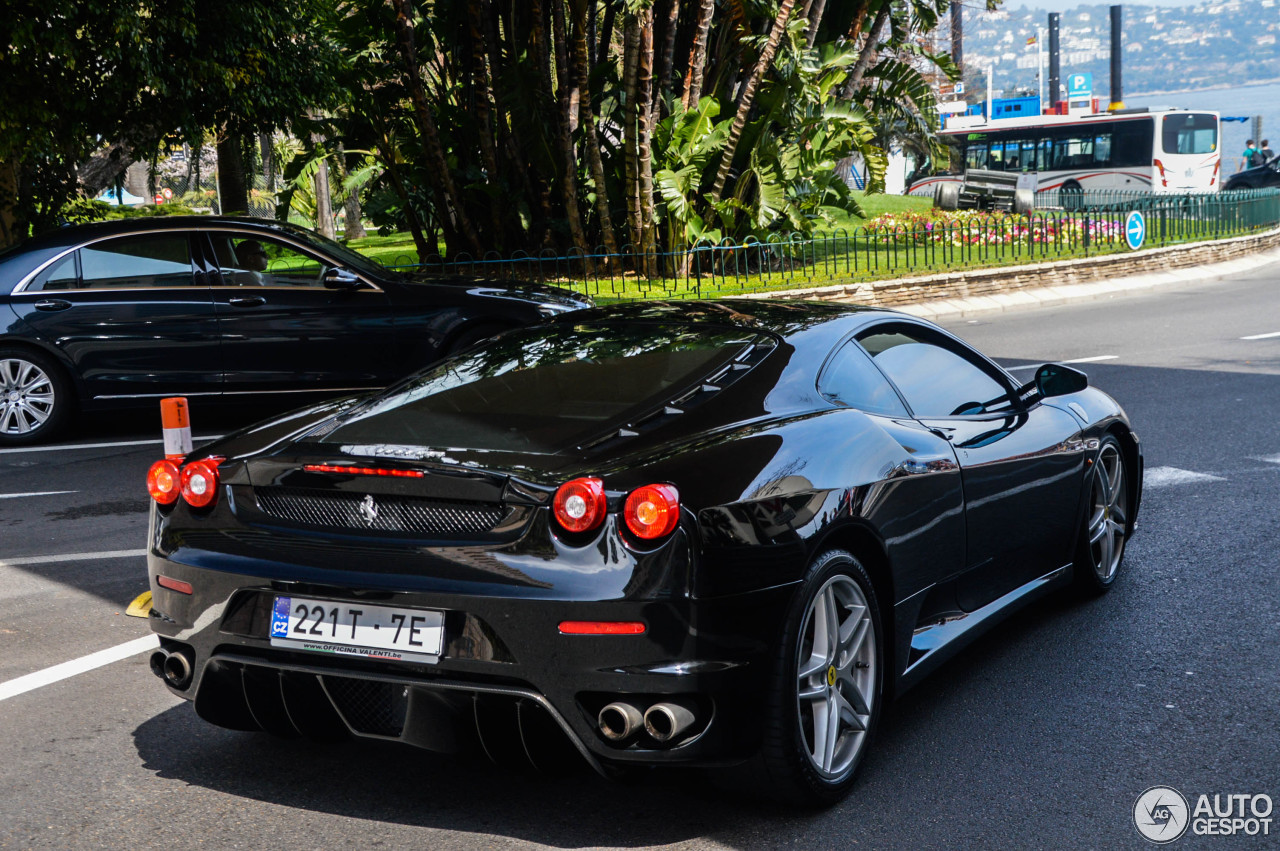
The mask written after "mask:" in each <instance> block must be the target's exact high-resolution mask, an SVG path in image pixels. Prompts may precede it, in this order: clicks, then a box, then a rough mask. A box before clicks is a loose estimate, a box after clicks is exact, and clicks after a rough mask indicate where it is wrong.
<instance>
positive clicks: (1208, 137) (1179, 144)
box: [1160, 112, 1218, 154]
mask: <svg viewBox="0 0 1280 851" xmlns="http://www.w3.org/2000/svg"><path fill="white" fill-rule="evenodd" d="M1160 135H1161V143H1162V147H1163V148H1164V152H1165V153H1166V154H1212V153H1213V152H1214V151H1216V150H1218V119H1217V116H1214V115H1207V114H1205V113H1194V112H1193V113H1187V114H1185V115H1166V116H1165V117H1164V125H1163V127H1162V128H1161V133H1160Z"/></svg>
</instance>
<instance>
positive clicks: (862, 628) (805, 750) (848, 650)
mask: <svg viewBox="0 0 1280 851" xmlns="http://www.w3.org/2000/svg"><path fill="white" fill-rule="evenodd" d="M882 648H883V633H882V627H881V624H880V614H879V609H878V607H877V603H876V595H875V591H874V589H873V588H872V586H871V580H870V578H869V577H868V576H867V572H866V570H865V569H864V568H863V567H862V565H861V564H859V563H858V561H857V559H855V558H854V557H853V556H852V555H850V554H849V553H847V552H844V551H843V550H829V551H827V552H825V553H823V554H822V555H820V556H818V558H817V559H815V560H814V562H813V564H812V565H811V566H810V568H809V572H808V575H807V577H806V579H805V581H804V585H803V586H802V588H801V590H800V592H799V593H798V594H797V595H796V598H795V602H794V603H793V604H792V607H791V610H790V612H789V614H788V617H787V622H786V629H785V631H784V639H783V645H782V647H781V652H780V654H779V657H778V659H777V664H776V671H775V679H774V683H773V688H772V689H771V691H770V694H769V696H768V702H767V707H768V708H767V717H766V728H765V737H764V743H763V747H762V749H761V753H760V756H759V757H758V761H759V763H760V767H761V769H762V771H761V775H762V776H761V777H760V778H759V779H760V781H761V782H762V783H764V784H766V786H767V788H766V789H764V790H762V791H765V792H766V793H768V794H771V795H775V796H779V797H783V798H787V799H791V800H798V801H800V802H802V803H808V804H817V805H827V804H832V803H835V802H836V801H838V800H840V799H841V798H842V797H843V796H844V795H845V794H846V793H847V792H848V791H849V788H850V787H851V786H852V785H853V780H854V777H855V774H856V772H857V769H858V766H859V765H860V764H861V762H862V758H863V756H864V755H865V754H866V751H867V747H868V745H869V744H870V742H871V739H872V737H873V735H874V733H875V729H876V725H877V722H878V720H879V717H880V703H881V695H882V694H883V691H884V688H883V686H884V676H885V672H884V661H883V660H884V653H883V650H882Z"/></svg>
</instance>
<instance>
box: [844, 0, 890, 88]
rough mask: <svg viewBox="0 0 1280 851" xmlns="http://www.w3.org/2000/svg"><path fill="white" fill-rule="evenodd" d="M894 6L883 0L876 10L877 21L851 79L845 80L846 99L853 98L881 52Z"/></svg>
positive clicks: (887, 0) (855, 65)
mask: <svg viewBox="0 0 1280 851" xmlns="http://www.w3.org/2000/svg"><path fill="white" fill-rule="evenodd" d="M892 7H893V4H892V2H890V0H883V2H882V3H881V5H880V11H878V12H876V20H875V23H873V24H872V25H871V32H869V33H867V40H866V41H865V42H863V44H862V53H861V54H859V55H858V61H857V62H856V63H854V66H853V70H852V71H850V72H849V79H847V80H845V82H844V88H843V89H842V90H841V96H842V97H843V98H844V99H845V100H850V99H852V98H853V94H854V92H856V91H857V90H858V86H860V85H862V78H863V77H865V76H866V75H867V69H868V68H870V67H871V63H872V61H873V60H875V58H876V56H878V55H879V54H880V37H881V36H882V35H883V34H884V28H885V26H887V25H888V23H889V12H890V11H891V10H892Z"/></svg>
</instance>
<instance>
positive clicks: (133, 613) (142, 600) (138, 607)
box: [124, 591, 151, 618]
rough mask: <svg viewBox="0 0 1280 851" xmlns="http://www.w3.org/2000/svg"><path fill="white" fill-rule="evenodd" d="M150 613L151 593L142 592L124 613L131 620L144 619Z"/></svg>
mask: <svg viewBox="0 0 1280 851" xmlns="http://www.w3.org/2000/svg"><path fill="white" fill-rule="evenodd" d="M150 612H151V592H150V591H143V592H142V593H141V594H139V595H138V598H137V599H136V600H134V601H133V602H132V603H130V604H129V608H127V609H125V610H124V613H125V614H126V615H128V616H129V617H131V618H145V617H146V616H147V615H148V614H149V613H150Z"/></svg>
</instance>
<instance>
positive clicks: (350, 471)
mask: <svg viewBox="0 0 1280 851" xmlns="http://www.w3.org/2000/svg"><path fill="white" fill-rule="evenodd" d="M302 469H304V470H306V471H307V472H308V473H345V474H346V475H348V476H395V477H398V478H405V479H421V478H422V477H423V476H425V475H426V473H423V472H422V471H421V470H392V469H390V468H387V467H339V466H335V465H333V464H307V465H306V466H304V467H303V468H302Z"/></svg>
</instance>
